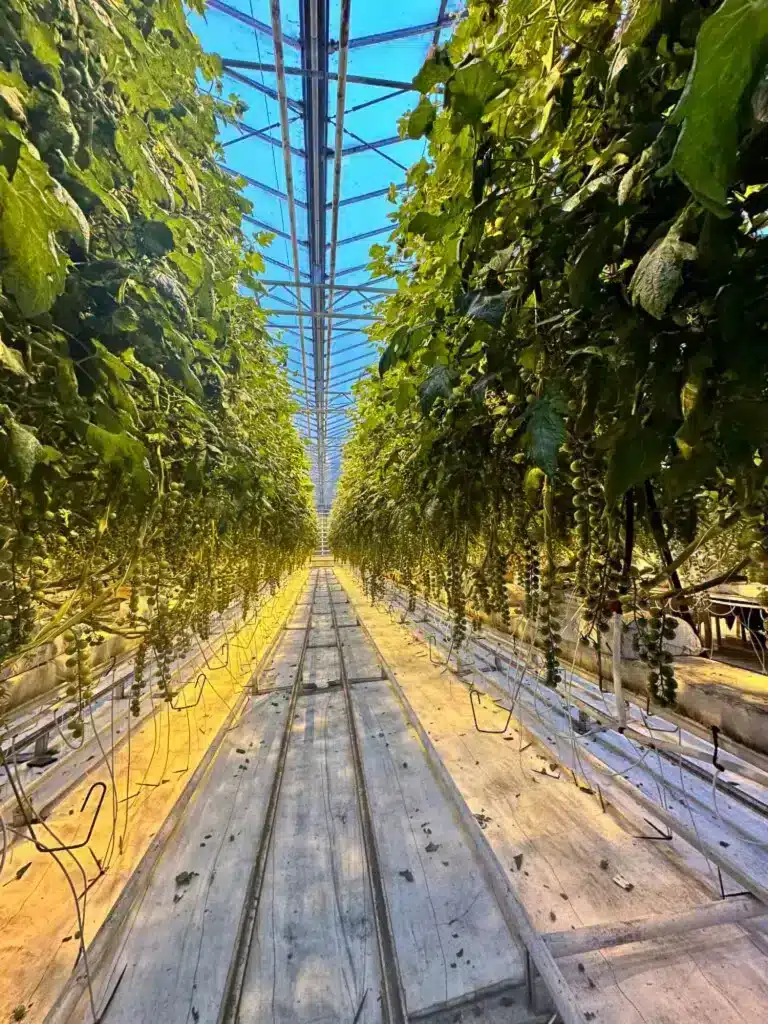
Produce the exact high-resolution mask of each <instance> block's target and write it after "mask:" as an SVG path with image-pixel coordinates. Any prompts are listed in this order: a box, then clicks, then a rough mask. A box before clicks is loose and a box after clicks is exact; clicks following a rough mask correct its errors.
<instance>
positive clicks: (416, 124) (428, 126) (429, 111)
mask: <svg viewBox="0 0 768 1024" xmlns="http://www.w3.org/2000/svg"><path fill="white" fill-rule="evenodd" d="M436 117H437V110H436V109H435V107H434V106H433V105H432V104H431V103H430V101H429V100H428V99H427V97H426V96H422V97H421V99H420V100H419V105H418V106H417V107H416V109H415V110H412V111H411V113H410V114H409V115H408V120H407V121H406V123H405V134H406V135H407V136H408V138H409V139H420V138H421V137H422V135H427V136H428V135H430V134H431V132H432V126H433V125H434V123H435V118H436Z"/></svg>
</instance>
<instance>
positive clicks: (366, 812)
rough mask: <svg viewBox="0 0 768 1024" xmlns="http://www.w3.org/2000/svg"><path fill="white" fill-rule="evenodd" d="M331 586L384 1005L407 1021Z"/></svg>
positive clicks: (393, 1023)
mask: <svg viewBox="0 0 768 1024" xmlns="http://www.w3.org/2000/svg"><path fill="white" fill-rule="evenodd" d="M325 578H326V585H327V590H328V602H329V604H330V607H331V619H332V620H333V631H334V635H335V637H336V646H337V649H338V652H339V673H340V676H341V688H342V690H343V692H344V707H345V709H346V713H347V725H348V726H349V736H350V740H351V743H352V763H353V766H354V770H355V792H356V794H357V806H358V811H359V814H360V824H361V828H362V834H363V846H364V849H365V859H366V863H367V866H368V881H369V885H370V889H371V898H372V900H373V908H374V914H373V917H374V923H375V926H376V939H377V942H378V948H379V963H380V967H381V980H382V997H383V998H382V1002H383V1007H384V1013H385V1017H384V1020H385V1022H386V1024H407V1020H408V1016H407V1012H406V1008H405V995H404V993H403V987H402V984H401V982H400V973H399V971H398V967H397V955H396V953H395V939H394V935H393V933H392V923H391V921H390V919H389V909H388V907H387V897H386V893H385V890H384V881H383V878H382V873H381V864H380V862H379V855H378V850H377V848H376V833H375V831H374V827H373V816H372V814H371V805H370V802H369V800H368V791H367V789H366V785H365V770H364V768H363V756H362V753H361V751H360V738H359V736H358V732H357V724H356V722H355V711H354V707H353V705H352V694H351V692H350V686H349V678H348V676H347V668H346V664H345V662H344V648H343V644H342V642H341V633H340V632H339V623H338V619H337V618H336V609H335V607H334V601H333V593H332V591H331V588H330V585H328V574H327V571H326V574H325Z"/></svg>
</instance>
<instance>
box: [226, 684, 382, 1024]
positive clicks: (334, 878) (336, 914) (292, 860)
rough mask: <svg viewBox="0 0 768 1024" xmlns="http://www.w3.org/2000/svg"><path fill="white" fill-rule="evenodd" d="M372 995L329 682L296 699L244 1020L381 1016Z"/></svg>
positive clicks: (369, 934)
mask: <svg viewBox="0 0 768 1024" xmlns="http://www.w3.org/2000/svg"><path fill="white" fill-rule="evenodd" d="M378 994H379V975H378V962H377V949H376V934H375V929H374V922H373V916H372V910H371V897H370V891H369V886H368V879H367V873H366V869H365V857H364V853H363V847H362V839H361V833H360V823H359V818H358V811H357V799H356V794H355V784H354V772H353V769H352V762H351V757H350V744H349V736H348V732H347V726H346V720H345V712H344V704H343V695H342V694H341V692H340V691H338V690H335V691H331V692H329V693H327V694H318V695H317V696H314V697H307V698H300V699H299V703H298V706H297V712H296V720H295V724H294V729H293V737H292V743H291V746H290V747H289V750H288V757H287V760H286V766H285V773H284V775H283V783H282V795H281V801H280V806H279V808H278V815H277V820H276V823H275V832H274V836H273V842H272V849H271V851H270V857H269V862H268V866H267V876H266V879H265V886H264V890H263V893H262V901H261V906H260V908H259V919H258V923H257V932H256V936H255V939H254V943H253V946H252V951H251V958H250V961H249V964H248V968H247V971H246V977H245V985H244V989H243V996H242V1001H241V1004H240V1020H242V1021H254V1022H257V1021H258V1022H261V1021H270V1022H272V1024H310V1022H321V1021H322V1022H332V1021H334V1022H335V1021H352V1020H354V1019H355V1015H356V1014H357V1013H358V1011H360V1015H359V1017H357V1022H358V1024H379V1022H380V1021H381V1006H380V1003H379V999H378ZM363 1000H364V1001H363ZM361 1005H362V1009H361Z"/></svg>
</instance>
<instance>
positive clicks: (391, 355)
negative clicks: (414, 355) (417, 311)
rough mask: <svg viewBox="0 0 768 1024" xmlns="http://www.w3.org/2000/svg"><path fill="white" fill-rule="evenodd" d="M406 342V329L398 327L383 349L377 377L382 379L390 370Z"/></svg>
mask: <svg viewBox="0 0 768 1024" xmlns="http://www.w3.org/2000/svg"><path fill="white" fill-rule="evenodd" d="M407 340H408V328H407V327H398V329H397V330H396V331H395V333H394V334H393V335H392V337H391V339H390V342H389V344H388V345H387V347H386V348H385V349H384V352H383V353H382V356H381V359H380V360H379V376H380V377H383V376H384V374H385V373H386V372H387V370H389V369H391V368H392V367H393V366H394V365H395V363H396V362H397V361H398V359H399V358H400V356H401V354H402V351H403V348H404V346H405V344H406V342H407Z"/></svg>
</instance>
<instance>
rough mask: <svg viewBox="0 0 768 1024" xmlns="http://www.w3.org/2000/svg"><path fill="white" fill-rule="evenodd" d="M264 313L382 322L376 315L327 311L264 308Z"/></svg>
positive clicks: (319, 318)
mask: <svg viewBox="0 0 768 1024" xmlns="http://www.w3.org/2000/svg"><path fill="white" fill-rule="evenodd" d="M262 313H267V314H269V315H270V316H299V317H300V316H309V317H313V318H314V319H316V320H381V319H382V317H380V316H376V314H375V313H328V312H326V311H325V310H317V311H314V310H313V311H312V312H311V313H301V312H296V310H292V309H289V310H286V309H264V308H263V307H262Z"/></svg>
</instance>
